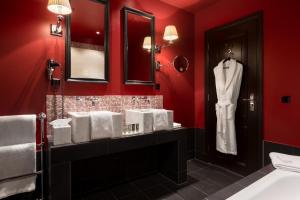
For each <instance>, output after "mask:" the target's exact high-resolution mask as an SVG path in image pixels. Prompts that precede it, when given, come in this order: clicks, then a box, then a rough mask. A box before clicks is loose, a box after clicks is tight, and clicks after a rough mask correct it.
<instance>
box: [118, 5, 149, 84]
mask: <svg viewBox="0 0 300 200" xmlns="http://www.w3.org/2000/svg"><path fill="white" fill-rule="evenodd" d="M128 13H132V14H135V15H139V16H143V17H147V18H149V19H150V20H151V37H152V38H153V42H152V48H151V74H150V81H142V80H128V51H127V47H128V26H127V24H128ZM123 33H124V35H123V39H124V44H123V48H124V84H125V85H149V86H153V85H155V17H154V15H152V14H150V13H147V12H144V11H140V10H137V9H133V8H129V7H124V8H123Z"/></svg>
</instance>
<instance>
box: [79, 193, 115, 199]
mask: <svg viewBox="0 0 300 200" xmlns="http://www.w3.org/2000/svg"><path fill="white" fill-rule="evenodd" d="M83 200H117V199H116V198H115V197H114V196H113V195H112V194H111V193H110V192H95V193H93V194H90V195H88V196H86V197H85V198H83Z"/></svg>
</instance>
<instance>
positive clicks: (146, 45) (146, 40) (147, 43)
mask: <svg viewBox="0 0 300 200" xmlns="http://www.w3.org/2000/svg"><path fill="white" fill-rule="evenodd" d="M151 47H152V44H151V37H150V36H147V37H145V38H144V43H143V49H145V50H147V51H148V52H150V51H151Z"/></svg>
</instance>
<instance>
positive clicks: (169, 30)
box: [164, 25, 178, 43]
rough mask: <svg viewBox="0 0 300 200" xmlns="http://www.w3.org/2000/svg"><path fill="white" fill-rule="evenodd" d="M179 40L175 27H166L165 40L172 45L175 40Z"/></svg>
mask: <svg viewBox="0 0 300 200" xmlns="http://www.w3.org/2000/svg"><path fill="white" fill-rule="evenodd" d="M177 39H178V33H177V30H176V27H175V26H174V25H169V26H166V28H165V33H164V40H167V41H168V42H170V43H172V42H173V41H174V40H177Z"/></svg>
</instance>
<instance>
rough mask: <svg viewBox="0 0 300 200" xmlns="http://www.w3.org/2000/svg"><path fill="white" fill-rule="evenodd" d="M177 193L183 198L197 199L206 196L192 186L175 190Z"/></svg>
mask: <svg viewBox="0 0 300 200" xmlns="http://www.w3.org/2000/svg"><path fill="white" fill-rule="evenodd" d="M177 194H179V195H180V196H181V197H183V199H185V200H199V199H204V198H205V197H206V196H207V195H205V194H204V193H203V192H201V191H200V190H198V189H197V188H195V187H194V186H187V187H184V188H180V189H178V190H177Z"/></svg>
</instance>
